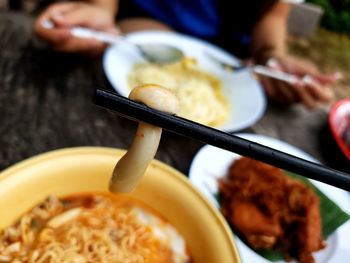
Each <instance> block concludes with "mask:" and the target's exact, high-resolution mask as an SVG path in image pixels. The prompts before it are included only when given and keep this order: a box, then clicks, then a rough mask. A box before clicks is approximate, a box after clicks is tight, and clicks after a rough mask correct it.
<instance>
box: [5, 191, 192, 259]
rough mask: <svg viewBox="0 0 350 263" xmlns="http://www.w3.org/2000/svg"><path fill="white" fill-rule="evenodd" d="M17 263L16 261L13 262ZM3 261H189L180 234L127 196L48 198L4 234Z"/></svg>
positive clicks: (162, 219)
mask: <svg viewBox="0 0 350 263" xmlns="http://www.w3.org/2000/svg"><path fill="white" fill-rule="evenodd" d="M15 260H17V261H15ZM0 262H155V263H156V262H190V257H189V252H188V249H187V248H186V244H185V241H184V239H183V238H182V236H181V235H180V234H179V233H178V232H177V230H176V229H175V228H174V227H173V226H172V225H171V224H170V223H169V222H168V221H167V220H166V219H165V218H164V217H162V216H161V215H160V214H158V213H157V212H156V211H154V210H153V209H151V208H150V207H148V206H146V205H145V204H144V203H142V202H140V201H137V200H136V199H133V198H130V197H127V196H125V195H112V194H109V193H93V194H79V195H71V196H67V197H64V198H61V199H58V198H56V197H54V196H50V197H48V198H47V199H46V200H45V201H43V202H41V203H40V204H38V205H37V206H35V207H34V208H33V209H31V210H30V211H29V212H27V213H26V214H24V215H23V216H22V217H21V218H20V219H19V220H18V221H17V222H16V223H15V224H14V225H12V226H10V227H7V228H5V229H4V230H3V231H2V232H1V234H0Z"/></svg>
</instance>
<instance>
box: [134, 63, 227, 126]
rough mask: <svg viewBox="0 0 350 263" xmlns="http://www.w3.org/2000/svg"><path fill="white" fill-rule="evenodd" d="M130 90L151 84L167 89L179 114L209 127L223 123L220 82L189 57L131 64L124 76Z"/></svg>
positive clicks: (225, 112) (224, 107)
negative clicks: (162, 63) (177, 106)
mask: <svg viewBox="0 0 350 263" xmlns="http://www.w3.org/2000/svg"><path fill="white" fill-rule="evenodd" d="M128 83H129V87H130V89H132V88H134V87H135V86H138V85H141V84H149V83H154V84H158V85H161V86H163V87H166V88H168V89H169V90H171V91H172V92H173V93H174V94H175V95H176V96H177V97H178V99H179V103H180V113H179V116H181V117H184V118H187V119H190V120H192V121H196V122H199V123H201V124H204V125H208V126H211V127H218V126H220V125H221V124H223V123H224V122H225V121H226V120H227V118H228V115H229V103H228V101H227V100H226V98H225V97H224V96H223V94H222V87H221V85H222V84H221V81H220V80H219V79H218V78H217V77H215V76H214V75H212V74H210V73H208V72H205V71H202V70H201V69H200V67H199V66H198V64H197V61H196V60H195V59H193V58H189V57H185V58H184V59H183V60H181V61H179V62H176V63H172V64H165V65H158V64H153V63H139V64H135V65H134V67H133V68H132V70H131V71H130V73H129V75H128Z"/></svg>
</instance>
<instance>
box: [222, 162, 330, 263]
mask: <svg viewBox="0 0 350 263" xmlns="http://www.w3.org/2000/svg"><path fill="white" fill-rule="evenodd" d="M219 190H220V202H221V208H222V212H223V214H224V216H225V217H226V218H227V219H228V221H229V222H230V223H231V224H232V225H233V227H234V228H235V230H236V231H238V232H239V233H240V234H241V235H243V237H244V238H245V239H246V241H247V242H248V243H249V244H250V245H251V246H252V247H253V248H278V249H280V250H281V251H282V252H284V253H285V256H286V257H289V256H294V257H297V258H298V259H299V260H300V262H303V263H311V262H314V261H313V257H312V255H311V253H312V252H314V251H317V250H319V249H321V248H323V247H324V242H323V239H322V230H321V217H320V213H319V199H318V197H317V196H316V194H315V193H314V192H313V191H312V189H311V188H309V187H308V186H306V185H304V184H302V183H301V182H299V181H297V180H294V179H292V178H289V177H287V176H285V175H284V174H283V172H282V170H280V169H279V168H276V167H273V166H271V165H267V164H264V163H262V162H259V161H255V160H252V159H249V158H245V157H244V158H241V159H239V160H237V161H235V162H234V163H233V164H232V165H231V167H230V168H229V172H228V175H227V176H226V177H225V178H223V179H221V180H220V181H219Z"/></svg>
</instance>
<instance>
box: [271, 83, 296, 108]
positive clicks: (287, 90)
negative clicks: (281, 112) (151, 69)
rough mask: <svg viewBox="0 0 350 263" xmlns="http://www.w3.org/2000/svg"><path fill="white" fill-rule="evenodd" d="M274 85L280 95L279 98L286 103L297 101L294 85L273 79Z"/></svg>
mask: <svg viewBox="0 0 350 263" xmlns="http://www.w3.org/2000/svg"><path fill="white" fill-rule="evenodd" d="M273 82H274V85H275V86H276V89H277V90H278V92H279V96H281V99H282V100H283V101H284V102H286V103H288V104H291V103H294V102H296V101H297V97H298V96H297V94H296V93H295V90H294V87H292V86H291V85H290V84H288V83H286V82H283V81H279V80H273Z"/></svg>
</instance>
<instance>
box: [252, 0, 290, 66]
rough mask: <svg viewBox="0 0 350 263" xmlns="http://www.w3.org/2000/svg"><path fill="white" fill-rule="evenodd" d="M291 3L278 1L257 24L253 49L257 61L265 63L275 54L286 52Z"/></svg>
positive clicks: (254, 31)
mask: <svg viewBox="0 0 350 263" xmlns="http://www.w3.org/2000/svg"><path fill="white" fill-rule="evenodd" d="M289 11H290V4H287V3H282V2H277V3H276V4H275V5H274V6H273V7H272V8H271V9H270V10H269V11H268V12H267V13H266V14H265V15H264V16H263V17H262V18H261V19H260V21H259V22H258V23H257V24H256V26H255V27H254V29H253V32H252V45H251V51H252V55H253V58H254V59H255V60H256V62H257V63H262V64H264V63H265V62H266V60H267V59H268V58H269V57H270V56H271V55H273V54H276V53H285V41H286V35H287V19H288V15H289Z"/></svg>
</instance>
